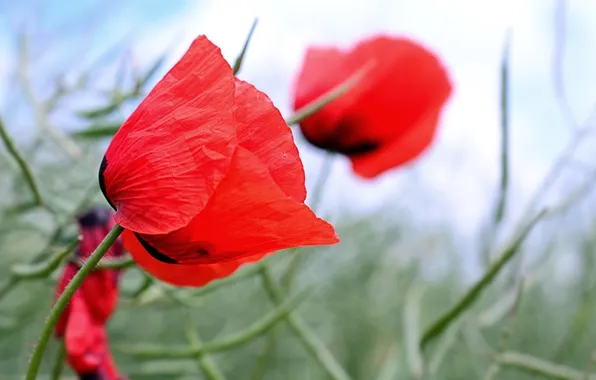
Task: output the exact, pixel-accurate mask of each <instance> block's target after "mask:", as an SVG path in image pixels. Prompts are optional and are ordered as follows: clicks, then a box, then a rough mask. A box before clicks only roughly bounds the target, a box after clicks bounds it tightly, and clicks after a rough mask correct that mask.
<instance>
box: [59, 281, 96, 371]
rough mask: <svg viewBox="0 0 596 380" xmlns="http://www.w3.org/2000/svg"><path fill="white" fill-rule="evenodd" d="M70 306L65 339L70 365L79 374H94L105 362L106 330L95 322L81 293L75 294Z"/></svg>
mask: <svg viewBox="0 0 596 380" xmlns="http://www.w3.org/2000/svg"><path fill="white" fill-rule="evenodd" d="M70 304H71V315H70V318H69V319H68V325H67V327H66V334H65V337H64V341H65V345H66V353H67V360H68V363H69V364H70V366H71V367H72V369H73V370H74V371H75V372H77V373H78V374H81V373H88V372H94V371H96V370H97V368H98V367H99V366H100V364H101V362H102V361H103V355H104V353H105V345H104V344H103V343H104V341H105V335H106V334H105V330H104V328H103V326H102V325H100V324H97V323H95V322H93V319H92V318H91V315H90V314H89V310H88V308H87V305H86V303H85V300H84V299H83V297H82V296H81V295H80V294H79V292H77V293H75V294H74V296H73V297H72V298H71V300H70Z"/></svg>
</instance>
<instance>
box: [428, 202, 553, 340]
mask: <svg viewBox="0 0 596 380" xmlns="http://www.w3.org/2000/svg"><path fill="white" fill-rule="evenodd" d="M545 214H546V211H543V212H540V213H539V214H538V215H537V216H536V217H535V218H534V219H533V220H531V221H530V222H529V223H528V224H527V225H526V227H525V228H524V229H523V230H521V232H520V233H519V234H518V236H517V237H516V238H515V239H513V241H512V242H511V243H510V244H509V245H508V246H507V247H506V248H505V249H504V250H503V251H502V253H501V254H500V255H499V257H498V258H497V260H496V261H495V262H494V263H493V264H492V265H491V266H490V267H489V268H488V270H487V271H486V272H485V273H484V275H483V276H482V277H481V278H480V279H479V280H478V281H477V282H476V283H475V284H474V285H473V286H472V287H471V288H470V289H469V290H468V291H467V292H466V294H464V296H463V297H462V298H461V299H460V300H459V301H458V302H457V303H456V304H455V305H453V307H452V308H451V309H449V310H448V311H447V312H445V313H444V314H443V315H442V316H440V317H439V318H438V319H437V320H436V321H435V322H434V323H433V324H431V326H430V327H429V328H428V329H426V331H425V332H424V334H423V335H422V340H421V341H420V348H421V349H424V348H425V347H426V346H427V345H428V344H429V343H430V342H431V341H433V340H434V339H436V338H437V337H438V336H440V335H441V334H442V333H443V332H444V331H445V330H446V329H447V328H448V327H449V326H450V325H451V324H452V323H453V322H455V321H456V320H457V319H458V318H459V317H460V316H461V315H462V314H463V313H464V312H465V311H467V310H468V309H469V308H470V307H472V305H473V304H474V302H476V300H477V299H478V297H480V295H481V294H482V292H483V291H484V290H485V289H486V288H487V287H488V286H489V285H490V284H491V283H492V281H493V279H494V278H495V277H496V276H497V275H498V274H499V273H500V272H501V270H502V269H503V268H504V267H505V264H507V263H508V262H509V261H510V260H511V259H512V258H513V257H514V256H515V253H516V252H517V251H518V250H519V248H520V246H521V244H522V242H523V241H524V239H525V238H526V236H527V235H528V234H529V233H530V231H531V230H532V228H533V227H534V226H535V225H536V223H537V222H538V221H539V220H540V219H541V218H542V216H544V215H545Z"/></svg>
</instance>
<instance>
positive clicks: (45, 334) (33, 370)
mask: <svg viewBox="0 0 596 380" xmlns="http://www.w3.org/2000/svg"><path fill="white" fill-rule="evenodd" d="M122 231H123V228H122V227H121V226H120V225H115V226H114V228H112V230H111V231H110V232H109V233H108V234H107V235H106V237H105V238H104V239H103V241H102V242H101V243H99V245H98V246H97V248H96V249H95V251H93V253H92V254H91V256H89V258H88V259H87V262H85V264H84V265H83V266H82V267H81V269H79V271H78V272H77V274H76V275H75V276H74V277H73V278H72V280H71V281H70V282H69V283H68V285H67V286H66V288H65V289H64V292H63V293H62V294H61V295H60V297H59V298H58V300H57V301H56V303H55V304H54V306H53V307H52V309H51V310H50V314H49V315H48V318H47V319H46V322H45V324H44V326H43V329H42V332H41V335H40V337H39V340H38V342H37V345H36V346H35V349H34V350H33V354H32V355H31V361H30V362H29V368H27V375H26V376H25V380H35V379H36V378H37V373H38V372H39V367H40V366H41V361H42V359H43V354H44V352H45V349H46V346H47V345H48V342H49V340H50V337H51V335H52V331H53V330H54V327H55V326H56V323H57V322H58V319H59V318H60V315H61V314H62V311H63V310H64V309H65V308H66V306H67V305H68V303H69V302H70V299H71V298H72V296H73V295H74V294H75V292H76V291H77V289H78V288H79V287H80V286H81V285H82V284H83V280H85V277H87V275H88V274H89V273H91V271H92V270H93V268H94V267H95V265H97V263H98V262H99V260H101V258H102V257H103V256H104V255H105V254H106V252H107V251H108V249H110V247H111V246H112V244H114V242H115V241H116V239H117V238H118V236H120V234H121V233H122Z"/></svg>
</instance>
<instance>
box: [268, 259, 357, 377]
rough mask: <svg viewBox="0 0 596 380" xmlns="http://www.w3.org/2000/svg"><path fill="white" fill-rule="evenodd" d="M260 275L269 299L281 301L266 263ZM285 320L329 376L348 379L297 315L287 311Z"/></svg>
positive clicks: (277, 287) (277, 286)
mask: <svg viewBox="0 0 596 380" xmlns="http://www.w3.org/2000/svg"><path fill="white" fill-rule="evenodd" d="M261 276H262V279H263V286H264V287H265V290H266V291H267V294H268V295H269V297H270V298H271V300H272V301H273V302H274V303H276V304H281V303H282V302H283V292H282V289H281V288H280V287H279V285H278V284H277V283H276V282H275V280H274V279H273V276H271V273H270V271H269V268H268V267H267V266H266V265H261ZM286 321H287V322H288V325H289V326H290V329H291V330H292V331H293V332H294V334H295V335H296V337H298V338H299V339H300V340H301V341H302V344H304V347H305V348H306V349H307V350H308V352H309V353H310V354H311V355H312V357H313V358H314V359H315V360H316V361H317V362H318V363H319V365H321V367H322V368H323V369H324V370H325V372H327V374H328V375H329V377H330V378H331V379H333V380H350V376H349V375H348V374H347V373H346V371H345V370H344V369H343V367H342V366H341V365H340V364H339V363H338V362H337V361H336V360H335V358H334V357H333V355H332V354H331V352H329V350H327V348H326V347H325V346H324V345H323V343H322V342H321V341H320V340H319V338H318V337H317V336H316V334H315V333H313V332H312V331H311V330H310V329H309V328H308V327H307V326H306V324H305V323H304V322H303V321H302V318H300V317H299V316H297V315H295V314H293V313H288V315H287V317H286Z"/></svg>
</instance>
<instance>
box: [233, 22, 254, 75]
mask: <svg viewBox="0 0 596 380" xmlns="http://www.w3.org/2000/svg"><path fill="white" fill-rule="evenodd" d="M258 22H259V19H258V17H255V20H254V21H253V22H252V26H251V27H250V31H249V32H248V36H246V40H245V41H244V46H243V47H242V51H241V52H240V55H239V56H238V58H236V62H234V75H236V74H238V72H239V71H240V68H241V67H242V61H243V60H244V56H245V55H246V51H247V50H248V44H249V43H250V39H251V38H252V34H253V33H254V31H255V28H256V27H257V23H258Z"/></svg>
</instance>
